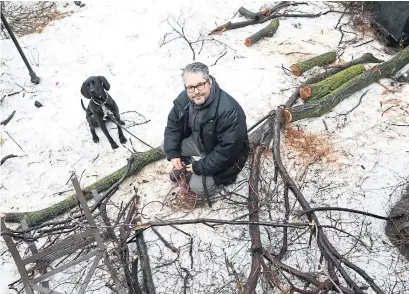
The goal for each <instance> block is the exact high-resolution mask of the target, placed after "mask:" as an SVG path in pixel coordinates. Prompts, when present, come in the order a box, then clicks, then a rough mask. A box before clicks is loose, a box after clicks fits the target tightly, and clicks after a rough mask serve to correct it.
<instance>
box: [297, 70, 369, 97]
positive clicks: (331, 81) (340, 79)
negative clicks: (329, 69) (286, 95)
mask: <svg viewBox="0 0 409 294" xmlns="http://www.w3.org/2000/svg"><path fill="white" fill-rule="evenodd" d="M365 70H366V69H365V66H363V65H362V64H357V65H354V66H351V67H350V68H347V69H344V70H342V71H340V72H338V73H336V74H335V75H332V76H330V77H329V78H326V79H325V80H323V81H321V82H318V83H315V84H308V85H306V86H304V87H303V88H301V89H300V97H301V99H303V100H304V101H306V102H307V103H309V102H312V101H317V100H318V99H320V98H322V97H324V96H325V95H327V94H329V93H330V92H331V91H334V90H335V89H337V88H339V87H340V86H341V85H342V84H344V83H346V82H347V81H349V80H350V79H352V78H354V77H356V76H358V75H360V74H361V73H363V72H364V71H365Z"/></svg>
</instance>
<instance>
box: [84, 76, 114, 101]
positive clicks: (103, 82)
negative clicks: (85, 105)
mask: <svg viewBox="0 0 409 294" xmlns="http://www.w3.org/2000/svg"><path fill="white" fill-rule="evenodd" d="M110 88H111V86H110V84H109V83H108V81H107V79H106V78H105V77H103V76H97V77H94V76H92V77H89V78H88V79H87V80H86V81H85V82H84V83H82V86H81V94H82V96H84V97H85V98H87V99H91V98H94V99H96V100H99V99H102V100H104V99H105V95H104V89H105V90H106V91H109V89H110Z"/></svg>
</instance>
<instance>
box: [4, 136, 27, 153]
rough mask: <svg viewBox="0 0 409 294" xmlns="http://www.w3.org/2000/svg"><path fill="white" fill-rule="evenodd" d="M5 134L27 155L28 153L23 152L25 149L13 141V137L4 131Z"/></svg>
mask: <svg viewBox="0 0 409 294" xmlns="http://www.w3.org/2000/svg"><path fill="white" fill-rule="evenodd" d="M4 132H5V133H6V134H7V135H8V136H9V137H10V139H11V140H13V142H14V143H16V145H17V146H18V147H19V148H20V149H21V151H23V152H24V153H26V152H25V151H24V150H23V148H21V146H20V145H19V144H18V143H17V142H16V141H15V140H14V139H13V137H12V136H11V135H10V134H9V133H8V132H7V131H4Z"/></svg>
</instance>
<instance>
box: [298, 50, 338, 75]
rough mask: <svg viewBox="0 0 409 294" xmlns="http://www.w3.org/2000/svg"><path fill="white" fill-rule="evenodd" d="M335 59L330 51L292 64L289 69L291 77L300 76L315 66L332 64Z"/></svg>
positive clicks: (335, 56) (334, 54) (334, 55)
mask: <svg viewBox="0 0 409 294" xmlns="http://www.w3.org/2000/svg"><path fill="white" fill-rule="evenodd" d="M336 59H337V54H336V53H335V52H333V51H332V52H327V53H324V54H320V55H318V56H315V57H313V58H309V59H307V60H304V61H300V62H298V63H295V64H292V65H291V67H290V68H291V71H292V73H293V75H295V76H300V75H302V74H303V73H304V72H306V71H308V70H310V69H311V68H313V67H315V66H324V65H327V64H330V63H333V62H334V61H335V60H336Z"/></svg>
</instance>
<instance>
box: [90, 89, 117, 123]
mask: <svg viewBox="0 0 409 294" xmlns="http://www.w3.org/2000/svg"><path fill="white" fill-rule="evenodd" d="M105 97H106V99H105V101H104V102H103V103H98V102H97V101H95V100H94V99H91V101H92V102H94V103H95V104H96V105H98V106H101V108H102V112H103V113H104V117H103V120H106V118H107V117H109V116H110V115H113V113H112V111H111V110H109V109H108V108H107V107H106V106H105V104H106V103H107V101H108V93H107V92H105Z"/></svg>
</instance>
